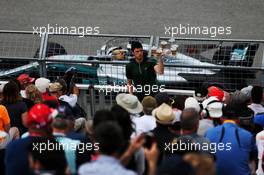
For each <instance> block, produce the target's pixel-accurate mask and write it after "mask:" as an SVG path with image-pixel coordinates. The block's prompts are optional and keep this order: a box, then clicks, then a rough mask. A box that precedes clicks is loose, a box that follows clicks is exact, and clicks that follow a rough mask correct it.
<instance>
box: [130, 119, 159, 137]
mask: <svg viewBox="0 0 264 175" xmlns="http://www.w3.org/2000/svg"><path fill="white" fill-rule="evenodd" d="M133 122H134V123H135V129H136V134H137V135H140V134H141V133H144V132H149V131H151V130H153V129H154V128H156V126H157V125H156V119H155V118H154V117H153V116H152V115H143V116H142V117H138V118H136V117H134V118H133Z"/></svg>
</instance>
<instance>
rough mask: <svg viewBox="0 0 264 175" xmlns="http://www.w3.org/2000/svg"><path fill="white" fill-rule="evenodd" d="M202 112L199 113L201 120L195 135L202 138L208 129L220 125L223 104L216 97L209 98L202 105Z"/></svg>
mask: <svg viewBox="0 0 264 175" xmlns="http://www.w3.org/2000/svg"><path fill="white" fill-rule="evenodd" d="M202 107H203V110H202V112H201V117H202V119H201V120H200V121H199V128H198V131H197V134H198V135H199V136H204V135H205V133H206V131H207V130H208V129H209V128H214V127H215V126H217V125H220V124H221V117H222V116H223V111H222V109H223V103H222V102H220V101H219V100H218V99H217V98H216V97H209V98H208V99H206V100H204V101H203V103H202Z"/></svg>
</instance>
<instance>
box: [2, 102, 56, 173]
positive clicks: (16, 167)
mask: <svg viewBox="0 0 264 175" xmlns="http://www.w3.org/2000/svg"><path fill="white" fill-rule="evenodd" d="M55 112H56V111H55V110H53V109H51V108H49V107H48V106H46V105H44V104H36V105H34V106H33V107H32V108H31V109H30V111H29V112H28V117H27V126H28V130H29V137H26V138H23V139H19V140H15V141H13V142H11V143H10V144H9V145H8V146H7V149H6V155H5V165H6V175H13V174H30V170H29V162H28V150H27V148H28V146H29V145H30V144H31V143H32V141H33V138H34V137H51V136H52V131H51V122H52V118H53V117H54V115H55ZM18 155H19V156H18ZM14 160H15V161H14Z"/></svg>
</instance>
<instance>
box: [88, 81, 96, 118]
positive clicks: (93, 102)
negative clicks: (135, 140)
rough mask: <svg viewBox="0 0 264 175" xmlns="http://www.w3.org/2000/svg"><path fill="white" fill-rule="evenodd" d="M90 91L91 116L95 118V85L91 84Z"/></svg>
mask: <svg viewBox="0 0 264 175" xmlns="http://www.w3.org/2000/svg"><path fill="white" fill-rule="evenodd" d="M89 93H90V108H91V118H92V119H93V116H94V114H95V89H94V86H93V85H91V86H89Z"/></svg>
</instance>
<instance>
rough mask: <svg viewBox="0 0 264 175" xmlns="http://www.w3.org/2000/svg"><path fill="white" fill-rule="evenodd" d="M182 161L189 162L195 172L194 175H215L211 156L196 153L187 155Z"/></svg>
mask: <svg viewBox="0 0 264 175" xmlns="http://www.w3.org/2000/svg"><path fill="white" fill-rule="evenodd" d="M183 160H185V161H186V162H189V163H190V164H191V165H192V167H193V168H194V169H195V171H196V173H195V174H196V175H215V174H216V168H215V162H214V159H213V157H212V156H211V155H209V154H203V153H198V152H195V153H194V152H192V153H187V154H186V155H184V157H183Z"/></svg>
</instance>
